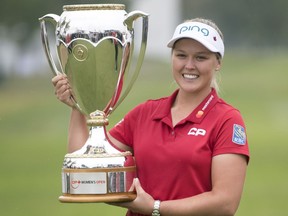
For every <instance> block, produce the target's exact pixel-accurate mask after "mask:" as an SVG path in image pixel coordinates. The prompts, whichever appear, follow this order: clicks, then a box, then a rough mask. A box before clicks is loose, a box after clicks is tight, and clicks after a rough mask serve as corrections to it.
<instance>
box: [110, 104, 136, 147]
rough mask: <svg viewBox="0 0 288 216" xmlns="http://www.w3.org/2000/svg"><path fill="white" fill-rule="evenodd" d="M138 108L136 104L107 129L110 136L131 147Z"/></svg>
mask: <svg viewBox="0 0 288 216" xmlns="http://www.w3.org/2000/svg"><path fill="white" fill-rule="evenodd" d="M139 108H140V107H139V106H137V107H136V108H134V109H132V110H131V111H130V112H129V113H127V114H126V115H125V116H124V118H123V119H121V120H120V121H119V122H118V123H117V124H116V125H115V126H114V127H113V128H111V129H110V131H109V133H110V135H111V136H112V137H114V138H115V139H117V140H118V141H120V142H122V143H123V144H125V145H127V146H129V147H131V148H133V136H134V131H135V128H136V127H137V115H138V112H139Z"/></svg>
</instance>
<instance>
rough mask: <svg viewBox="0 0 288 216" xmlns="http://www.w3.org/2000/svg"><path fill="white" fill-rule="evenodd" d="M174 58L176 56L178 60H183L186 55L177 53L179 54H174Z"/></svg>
mask: <svg viewBox="0 0 288 216" xmlns="http://www.w3.org/2000/svg"><path fill="white" fill-rule="evenodd" d="M176 56H177V57H179V58H185V57H186V55H185V54H181V53H179V54H176Z"/></svg>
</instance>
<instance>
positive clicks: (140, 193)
mask: <svg viewBox="0 0 288 216" xmlns="http://www.w3.org/2000/svg"><path fill="white" fill-rule="evenodd" d="M134 189H135V190H136V193H137V197H136V199H135V200H133V201H131V202H121V203H109V204H111V205H115V206H119V207H124V208H127V209H129V210H130V211H132V212H134V213H139V214H144V215H151V214H152V211H153V206H154V199H153V197H152V196H150V195H149V194H148V193H146V192H145V191H144V189H143V188H142V187H141V184H140V181H139V179H138V178H135V179H134V181H133V185H132V187H131V190H134Z"/></svg>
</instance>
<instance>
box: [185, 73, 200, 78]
mask: <svg viewBox="0 0 288 216" xmlns="http://www.w3.org/2000/svg"><path fill="white" fill-rule="evenodd" d="M183 77H184V78H186V79H196V78H198V77H199V76H198V75H195V74H183Z"/></svg>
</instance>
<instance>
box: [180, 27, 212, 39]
mask: <svg viewBox="0 0 288 216" xmlns="http://www.w3.org/2000/svg"><path fill="white" fill-rule="evenodd" d="M193 30H194V31H197V32H202V33H203V35H204V36H208V35H209V30H208V29H207V28H201V27H199V26H197V25H193V26H182V27H181V28H180V31H179V34H182V33H183V32H186V31H193Z"/></svg>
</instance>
